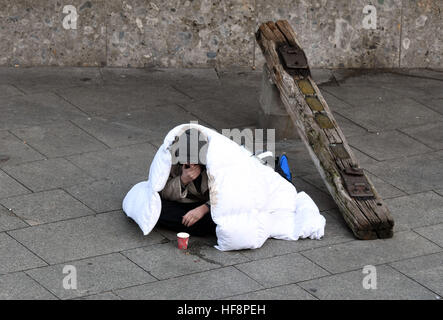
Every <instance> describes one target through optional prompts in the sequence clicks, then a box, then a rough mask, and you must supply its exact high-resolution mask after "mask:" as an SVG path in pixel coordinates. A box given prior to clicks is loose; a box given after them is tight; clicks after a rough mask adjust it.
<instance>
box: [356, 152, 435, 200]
mask: <svg viewBox="0 0 443 320" xmlns="http://www.w3.org/2000/svg"><path fill="white" fill-rule="evenodd" d="M365 168H366V169H367V170H368V171H369V172H371V173H373V174H375V175H376V176H378V177H383V180H385V181H386V182H388V183H390V184H391V185H393V186H395V187H397V188H399V189H400V190H402V191H405V192H407V193H418V192H422V191H429V190H434V189H441V188H443V152H442V151H437V152H433V153H427V154H422V155H417V156H411V157H407V158H401V159H394V160H390V161H385V162H380V163H372V164H369V163H368V164H366V165H365Z"/></svg>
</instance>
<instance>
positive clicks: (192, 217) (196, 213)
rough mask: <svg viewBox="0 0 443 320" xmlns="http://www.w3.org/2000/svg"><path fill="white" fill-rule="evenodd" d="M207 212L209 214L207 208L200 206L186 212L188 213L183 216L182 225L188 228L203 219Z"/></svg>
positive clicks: (203, 205)
mask: <svg viewBox="0 0 443 320" xmlns="http://www.w3.org/2000/svg"><path fill="white" fill-rule="evenodd" d="M208 212H209V208H208V206H207V205H205V204H202V205H201V206H199V207H197V208H195V209H192V210H190V211H188V213H187V214H185V215H184V216H183V219H182V223H183V225H185V226H186V227H190V226H192V225H193V224H194V223H196V222H197V221H198V220H200V219H201V218H203V217H204V215H205V214H207V213H208Z"/></svg>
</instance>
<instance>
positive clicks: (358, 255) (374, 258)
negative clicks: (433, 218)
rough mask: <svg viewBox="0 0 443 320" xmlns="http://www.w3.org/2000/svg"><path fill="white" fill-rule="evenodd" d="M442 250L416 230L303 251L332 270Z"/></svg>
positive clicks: (358, 266) (349, 268) (347, 268)
mask: <svg viewBox="0 0 443 320" xmlns="http://www.w3.org/2000/svg"><path fill="white" fill-rule="evenodd" d="M439 251H441V248H440V247H438V246H437V245H435V244H433V243H432V242H430V241H428V240H426V239H425V238H423V237H421V236H419V235H418V234H416V233H415V232H407V231H405V232H397V233H395V234H394V237H393V238H391V239H378V240H371V241H363V240H355V241H350V242H346V243H341V244H335V245H331V246H328V247H322V248H317V249H312V250H307V251H304V252H303V253H302V254H303V255H304V256H306V257H307V258H309V259H310V260H311V261H314V262H315V263H317V264H318V265H320V266H322V267H323V268H324V269H326V270H328V271H329V272H331V273H339V272H344V271H350V270H355V269H358V268H362V267H363V266H365V265H378V264H384V263H388V262H394V261H397V260H401V259H407V258H412V257H417V256H421V255H425V254H430V253H434V252H439Z"/></svg>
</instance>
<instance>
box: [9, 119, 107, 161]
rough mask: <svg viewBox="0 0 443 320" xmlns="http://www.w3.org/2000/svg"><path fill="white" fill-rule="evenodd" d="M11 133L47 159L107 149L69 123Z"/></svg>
mask: <svg viewBox="0 0 443 320" xmlns="http://www.w3.org/2000/svg"><path fill="white" fill-rule="evenodd" d="M12 132H13V133H14V134H15V135H16V136H17V137H19V138H20V139H22V140H23V141H26V143H27V144H29V145H30V146H32V147H33V148H34V149H36V150H38V151H39V152H40V153H41V154H44V155H45V156H46V157H48V158H51V157H63V156H67V155H71V154H77V153H84V152H91V151H97V150H103V149H106V148H107V147H106V146H105V145H104V144H103V143H101V142H100V141H98V140H97V139H95V138H94V137H93V136H91V135H89V134H88V133H86V132H85V131H83V130H82V129H80V128H79V127H77V126H75V125H73V124H72V123H71V122H69V121H62V122H57V123H52V124H48V125H42V126H38V127H30V128H22V129H16V130H13V131H12Z"/></svg>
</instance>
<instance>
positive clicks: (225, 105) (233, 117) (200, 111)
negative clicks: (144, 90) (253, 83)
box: [179, 90, 260, 132]
mask: <svg viewBox="0 0 443 320" xmlns="http://www.w3.org/2000/svg"><path fill="white" fill-rule="evenodd" d="M239 91H240V90H239ZM241 91H243V90H241ZM225 94H226V96H225V98H217V99H214V98H212V99H202V100H194V101H190V102H185V103H181V102H180V103H179V105H180V106H182V107H183V108H184V109H186V110H188V111H189V112H192V113H193V114H197V115H198V117H199V119H201V120H203V121H204V122H206V123H208V124H210V125H211V127H213V128H215V129H217V130H218V131H219V132H221V130H223V129H230V128H239V127H242V126H246V125H254V124H256V123H257V122H258V112H259V107H260V104H259V102H258V93H251V94H248V93H245V94H244V95H245V96H248V97H250V96H251V95H253V96H254V100H257V101H252V102H250V101H244V102H243V101H239V102H237V101H235V102H232V101H231V99H228V98H227V97H231V96H232V93H225ZM249 99H252V98H249Z"/></svg>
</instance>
